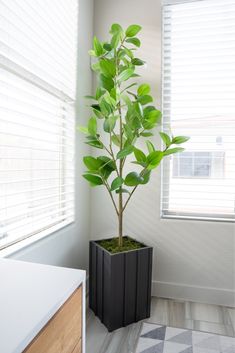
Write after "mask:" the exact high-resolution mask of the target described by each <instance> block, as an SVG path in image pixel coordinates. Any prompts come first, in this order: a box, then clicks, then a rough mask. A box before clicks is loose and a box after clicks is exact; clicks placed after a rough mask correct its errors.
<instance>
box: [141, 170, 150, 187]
mask: <svg viewBox="0 0 235 353" xmlns="http://www.w3.org/2000/svg"><path fill="white" fill-rule="evenodd" d="M150 175H151V170H148V171H146V172H145V173H144V175H143V181H142V182H141V184H147V183H148V182H149V180H150Z"/></svg>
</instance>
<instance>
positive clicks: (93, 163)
mask: <svg viewBox="0 0 235 353" xmlns="http://www.w3.org/2000/svg"><path fill="white" fill-rule="evenodd" d="M83 163H84V164H85V166H86V167H87V168H88V169H89V170H90V171H98V169H99V168H100V166H101V164H102V163H101V162H100V161H99V160H97V159H96V158H94V157H91V156H86V157H83Z"/></svg>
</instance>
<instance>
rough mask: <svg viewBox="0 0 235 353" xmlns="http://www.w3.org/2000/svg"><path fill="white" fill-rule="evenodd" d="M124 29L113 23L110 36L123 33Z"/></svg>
mask: <svg viewBox="0 0 235 353" xmlns="http://www.w3.org/2000/svg"><path fill="white" fill-rule="evenodd" d="M122 32H123V29H122V27H121V26H120V24H118V23H113V24H112V26H111V30H110V32H109V33H110V34H115V33H122Z"/></svg>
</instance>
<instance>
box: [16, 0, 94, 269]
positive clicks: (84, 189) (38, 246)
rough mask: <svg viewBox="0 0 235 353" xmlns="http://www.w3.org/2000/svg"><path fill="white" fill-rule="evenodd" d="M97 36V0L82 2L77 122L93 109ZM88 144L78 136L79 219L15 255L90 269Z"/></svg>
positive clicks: (79, 33)
mask: <svg viewBox="0 0 235 353" xmlns="http://www.w3.org/2000/svg"><path fill="white" fill-rule="evenodd" d="M92 37H93V0H80V1H79V28H78V94H77V122H78V123H79V124H80V125H83V124H85V122H86V121H87V119H88V115H89V112H88V110H87V108H86V107H85V102H84V98H83V97H84V95H86V94H89V93H90V92H91V87H92V74H91V70H90V63H89V60H88V54H87V52H88V50H89V48H90V46H91V40H92ZM87 153H89V150H88V147H87V146H86V145H85V144H84V143H83V140H82V137H81V136H80V135H78V137H77V146H76V175H77V178H76V221H75V223H73V224H71V225H69V226H67V227H66V228H64V229H62V230H60V231H58V232H56V233H54V234H52V235H50V236H48V237H46V238H44V239H43V240H40V241H38V242H36V243H34V244H33V245H31V246H28V247H26V248H24V249H23V250H21V251H19V252H17V253H14V254H13V255H12V256H10V257H11V258H14V259H20V260H24V261H33V262H40V263H46V264H52V265H58V266H67V267H75V268H83V269H87V268H88V241H89V235H90V220H89V214H90V211H89V210H90V190H89V187H88V185H87V183H86V182H85V180H84V181H83V178H82V177H81V174H82V171H83V165H82V158H81V156H82V155H83V154H87Z"/></svg>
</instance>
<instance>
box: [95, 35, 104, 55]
mask: <svg viewBox="0 0 235 353" xmlns="http://www.w3.org/2000/svg"><path fill="white" fill-rule="evenodd" d="M93 45H94V51H95V55H96V56H101V55H102V54H103V46H102V44H101V43H100V41H99V40H98V39H97V37H94V39H93Z"/></svg>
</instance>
